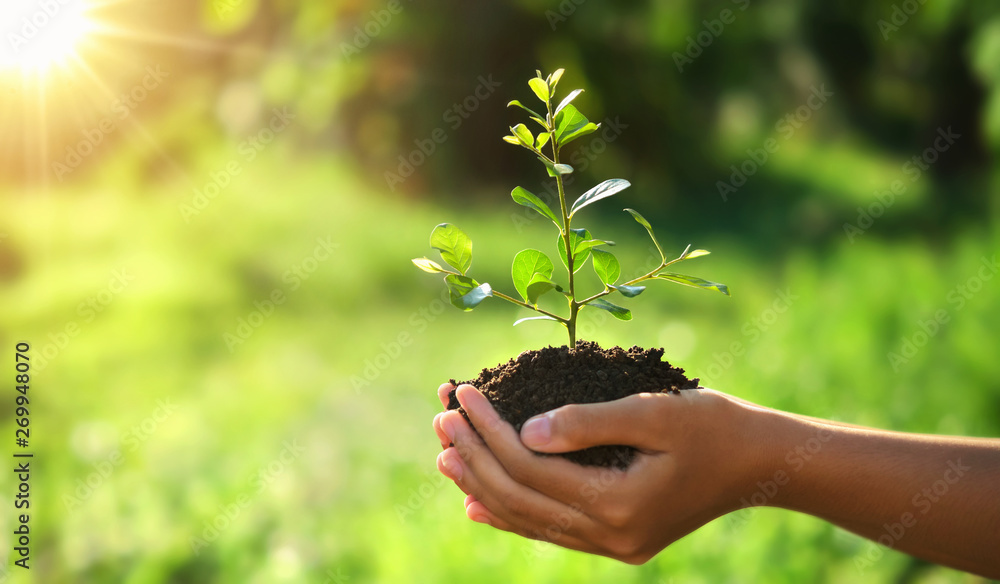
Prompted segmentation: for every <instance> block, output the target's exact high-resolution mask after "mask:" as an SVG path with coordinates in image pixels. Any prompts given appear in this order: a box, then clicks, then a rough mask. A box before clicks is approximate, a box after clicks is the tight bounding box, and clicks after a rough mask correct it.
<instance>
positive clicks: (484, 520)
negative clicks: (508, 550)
mask: <svg viewBox="0 0 1000 584" xmlns="http://www.w3.org/2000/svg"><path fill="white" fill-rule="evenodd" d="M472 520H473V521H475V522H476V523H482V524H483V525H489V526H490V527H493V524H492V523H490V520H489V519H487V518H486V517H484V516H482V515H476V516H475V517H473V518H472Z"/></svg>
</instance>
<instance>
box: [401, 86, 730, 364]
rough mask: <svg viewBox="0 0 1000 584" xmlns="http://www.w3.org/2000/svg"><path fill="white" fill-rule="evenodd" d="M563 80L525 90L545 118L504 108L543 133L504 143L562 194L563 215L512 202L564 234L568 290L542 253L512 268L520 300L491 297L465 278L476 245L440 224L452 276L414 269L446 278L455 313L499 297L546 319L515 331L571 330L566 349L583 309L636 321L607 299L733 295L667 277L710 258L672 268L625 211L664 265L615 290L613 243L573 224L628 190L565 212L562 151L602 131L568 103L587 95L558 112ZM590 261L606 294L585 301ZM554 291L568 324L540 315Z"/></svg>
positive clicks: (692, 254) (518, 199) (525, 201)
mask: <svg viewBox="0 0 1000 584" xmlns="http://www.w3.org/2000/svg"><path fill="white" fill-rule="evenodd" d="M562 75H563V70H562V69H557V70H556V71H555V72H554V73H552V74H551V75H549V76H548V77H544V78H543V77H542V74H541V72H540V71H539V72H537V77H535V78H533V79H530V80H529V81H528V86H529V87H530V88H531V90H532V92H534V94H535V96H537V97H538V99H539V100H541V102H542V104H543V105H544V108H545V109H544V110H543V112H544V113H539V112H536V111H534V110H532V109H530V108H528V107H526V106H525V105H523V104H522V103H521V102H520V101H517V100H514V101H511V102H510V103H509V104H507V105H508V107H509V106H517V107H519V108H521V109H523V110H524V111H526V112H527V113H528V115H529V116H530V118H531V120H533V121H534V122H536V123H537V124H538V126H540V130H539V131H538V134H537V135H535V134H532V133H531V130H529V129H528V127H527V126H525V125H524V124H517V125H516V126H514V127H512V128H510V135H509V136H504V137H503V139H504V140H505V141H506V142H509V143H511V144H514V145H515V146H520V147H521V148H524V149H526V150H529V151H530V152H531V153H532V154H534V155H535V156H536V157H537V158H538V160H539V161H540V162H541V163H542V164H543V165H544V166H545V170H546V171H547V172H548V175H549V176H550V177H552V178H554V179H555V181H556V189H557V192H558V193H559V212H558V213H556V212H553V210H552V209H551V208H550V207H549V206H548V205H547V204H546V203H545V202H544V201H542V200H541V199H540V198H538V197H537V196H535V195H534V194H532V193H530V192H528V191H527V190H526V189H524V188H522V187H514V190H513V191H511V193H510V196H511V198H513V199H514V202H515V203H517V204H519V205H523V206H525V207H528V208H530V209H533V210H534V211H536V212H537V213H538V214H539V215H541V216H542V217H545V218H546V219H548V220H550V221H552V223H553V224H554V225H555V226H556V228H557V229H558V230H559V238H558V239H557V241H556V250H557V253H558V255H559V259H560V260H562V264H563V266H564V267H565V268H566V274H567V279H566V285H565V286H563V285H561V284H559V283H558V282H556V281H555V280H553V275H552V274H553V272H554V271H555V265H554V264H553V262H552V260H551V259H549V257H548V256H547V255H545V253H543V252H541V251H539V250H537V249H525V250H522V251H521V252H519V253H518V254H517V255H516V256H514V263H513V265H512V266H511V277H512V279H513V281H514V288H515V289H516V290H517V292H518V294H519V295H520V296H521V298H522V299H523V300H518V299H517V298H514V297H513V296H509V295H507V294H503V293H501V292H499V291H497V290H494V289H493V288H492V287H491V286H490V285H489V284H486V283H483V284H480V283H479V282H477V281H476V280H474V279H473V278H472V277H471V276H469V275H468V271H469V267H470V266H471V265H472V240H470V239H469V236H468V235H466V234H465V233H464V232H463V231H462V230H461V229H459V228H458V227H456V226H454V225H452V224H450V223H442V224H440V225H438V226H437V227H435V228H434V230H433V231H432V232H431V247H432V248H434V249H436V250H438V251H439V252H441V258H442V259H443V260H444V262H445V263H447V264H448V265H449V266H450V267H452V268H454V270H449V269H447V268H444V267H442V266H441V265H440V264H438V263H436V262H434V261H431V260H429V259H427V258H417V259H414V260H413V263H414V264H416V266H417V267H418V268H420V269H421V270H423V271H425V272H430V273H432V274H433V273H443V274H445V277H444V282H445V285H446V286H447V287H448V290H449V292H450V296H451V303H452V304H453V305H455V306H456V307H458V308H460V309H462V310H466V311H468V310H472V309H473V308H475V307H476V306H478V305H479V303H481V302H482V301H483V300H485V299H486V298H489V297H494V298H501V299H503V300H506V301H508V302H511V303H513V304H516V305H518V306H523V307H524V308H530V309H531V310H534V311H535V312H538V313H539V314H540V315H541V316H535V317H530V318H522V319H520V320H518V321H516V322H515V323H514V325H515V326H516V325H518V324H520V323H522V322H525V321H529V320H552V321H556V322H558V323H561V324H562V325H563V326H565V327H566V330H567V332H568V333H569V347H574V346H576V323H577V317H578V316H579V314H580V310H581V309H583V308H584V307H591V308H597V309H600V310H606V311H608V312H610V313H611V314H612V315H613V316H614V317H615V318H618V319H621V320H631V319H632V312H631V311H630V310H629V309H627V308H625V307H622V306H618V305H616V304H612V303H611V302H608V301H607V300H606V299H605V298H604V297H605V296H608V295H609V294H613V293H618V294H621V295H622V296H624V297H626V298H634V297H636V296H638V295H639V294H641V293H642V292H643V291H644V290H645V289H646V287H645V286H640V285H639V284H641V283H642V282H645V281H647V280H666V281H669V282H675V283H678V284H683V285H685V286H693V287H695V288H703V289H706V290H716V291H718V292H722V293H723V294H725V295H727V296H728V295H729V289H728V288H727V287H726V286H725V285H723V284H718V283H716V282H709V281H708V280H702V279H701V278H696V277H694V276H685V275H683V274H677V273H674V272H668V271H665V270H666V268H667V267H669V266H672V265H673V264H676V263H678V262H682V261H684V260H689V259H693V258H697V257H701V256H705V255H708V253H709V252H707V251H705V250H703V249H695V250H692V249H691V246H690V245H689V246H687V248H686V249H685V250H684V251H683V252H682V253H681V254H680V255H679V256H678V257H676V258H674V259H671V260H667V256H666V254H665V253H664V252H663V248H662V247H661V246H660V242H659V241H657V239H656V236H655V235H654V234H653V228H652V226H650V224H649V222H648V221H646V219H645V218H644V217H643V216H642V215H640V214H639V212H638V211H636V210H634V209H625V211H627V212H628V213H629V214H631V215H632V217H633V218H634V219H635V220H636V221H637V222H638V223H639V224H640V225H642V226H643V227H644V228H646V232H647V233H649V237H650V238H651V239H652V240H653V245H655V246H656V249H657V251H659V253H660V265H659V266H658V267H657V268H656V269H654V270H652V271H650V272H648V273H646V274H644V275H642V276H639V277H638V278H633V279H631V280H628V281H627V282H624V283H621V284H619V283H617V282H618V280H619V278H620V276H621V265H620V263H619V262H618V258H616V257H615V256H614V254H612V253H611V252H610V251H608V250H607V249H605V246H607V247H611V246H614V242H613V241H606V240H603V239H597V238H595V237H594V236H593V235H592V234H591V233H590V231H589V230H587V229H584V228H580V227H573V219H574V218H576V215H577V213H579V212H580V211H581V210H582V209H583V208H585V207H587V206H588V205H591V204H592V203H596V202H597V201H600V200H601V199H606V198H608V197H610V196H612V195H614V194H616V193H618V192H619V191H621V190H623V189H625V188H628V187H629V186H630V185H629V182H628V181H627V180H624V179H620V178H613V179H609V180H606V181H604V182H602V183H601V184H599V185H597V186H595V187H594V188H592V189H590V190H589V191H587V192H585V193H583V194H582V195H581V196H580V197H579V198H578V199H576V201H574V202H573V204H572V205H567V204H566V192H565V189H564V187H563V177H564V176H566V175H568V174H571V173H572V172H573V167H572V166H570V165H568V164H565V163H562V162H560V154H561V153H562V149H563V148H564V147H565V146H566V145H567V144H569V143H570V142H572V141H573V140H576V139H577V138H581V137H583V136H586V135H587V134H590V133H592V132H595V131H597V129H598V128H599V127H600V124H594V123H592V122H591V121H590V120H588V119H587V118H586V116H584V115H583V114H582V113H580V111H579V110H577V109H576V107H574V106H573V105H572V103H571V102H572V101H573V100H574V99H575V98H576V97H577V96H578V95H580V93H582V92H583V90H582V89H575V90H573V91H571V92H570V93H569V94H568V95H566V97H564V98H563V99H562V101H560V102H558V105H556V100H555V93H556V86H557V85H558V84H559V79H560V78H562ZM588 258H589V259H591V260H592V262H591V263H592V265H593V267H594V272H596V273H597V277H598V278H599V279H600V281H601V282H602V283H603V284H604V289H603V290H600V291H598V292H596V293H594V294H591V295H590V296H585V297H582V298H581V295H580V294H579V293H578V291H577V278H576V273H577V272H579V271H580V269H581V268H582V267H583V266H584V264H585V263H586V262H587V259H588ZM553 291H555V292H556V293H559V294H562V295H563V296H565V297H566V301H567V304H568V308H569V315H568V316H560V315H558V314H555V313H552V312H549V311H547V310H544V309H542V308H539V307H538V299H539V298H541V297H542V295H544V294H546V293H549V292H553Z"/></svg>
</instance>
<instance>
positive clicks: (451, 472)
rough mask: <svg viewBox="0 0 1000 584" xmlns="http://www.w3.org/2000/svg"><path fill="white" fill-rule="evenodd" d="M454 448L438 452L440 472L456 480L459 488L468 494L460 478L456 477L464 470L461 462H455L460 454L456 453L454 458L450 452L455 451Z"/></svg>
mask: <svg viewBox="0 0 1000 584" xmlns="http://www.w3.org/2000/svg"><path fill="white" fill-rule="evenodd" d="M454 450H455V449H454V448H447V449H445V450H444V451H443V452H440V453H438V456H437V468H438V472H440V473H441V474H443V475H444V476H446V477H448V478H449V479H451V480H453V481H455V485H457V486H458V488H459V489H462V492H463V493H465V494H466V495H468V494H469V492H468V491H466V490H465V488H463V487H462V484H461V483H459V482H458V479H457V478H456V477H461V476H462V470H463V469H462V466H461V463H460V462H457V463H456V462H455V459H457V458H458V455H457V454H455V455H454V458H453V457H452V455H450V454H448V452H449V451H454Z"/></svg>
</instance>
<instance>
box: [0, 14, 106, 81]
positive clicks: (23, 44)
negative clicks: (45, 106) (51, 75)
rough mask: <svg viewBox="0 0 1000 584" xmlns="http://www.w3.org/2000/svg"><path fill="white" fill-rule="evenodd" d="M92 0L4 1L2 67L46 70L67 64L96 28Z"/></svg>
mask: <svg viewBox="0 0 1000 584" xmlns="http://www.w3.org/2000/svg"><path fill="white" fill-rule="evenodd" d="M89 4H90V3H89V2H88V0H37V1H35V2H23V1H18V2H10V1H5V2H3V3H2V4H0V23H3V34H4V38H3V41H2V42H0V71H10V70H20V71H21V73H22V74H44V73H45V72H47V71H48V70H49V69H51V68H52V67H53V66H65V65H66V64H67V62H68V61H70V60H71V59H74V58H76V57H77V51H78V50H79V47H80V46H81V44H82V43H84V42H85V41H86V40H87V37H88V35H89V34H90V33H91V32H92V31H93V30H94V29H95V26H94V23H93V21H91V19H90V18H88V15H87V12H88V10H89V9H90V5H89Z"/></svg>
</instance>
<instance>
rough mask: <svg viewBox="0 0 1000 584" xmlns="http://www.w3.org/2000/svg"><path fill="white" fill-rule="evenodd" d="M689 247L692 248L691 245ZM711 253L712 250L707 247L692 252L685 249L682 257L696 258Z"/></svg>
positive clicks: (685, 258)
mask: <svg viewBox="0 0 1000 584" xmlns="http://www.w3.org/2000/svg"><path fill="white" fill-rule="evenodd" d="M688 247H689V248H690V247H691V246H688ZM710 253H712V252H710V251H708V250H707V249H696V250H694V251H692V252H688V251H685V252H684V253H683V254H681V259H682V260H690V259H694V258H700V257H701V256H707V255H708V254H710Z"/></svg>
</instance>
